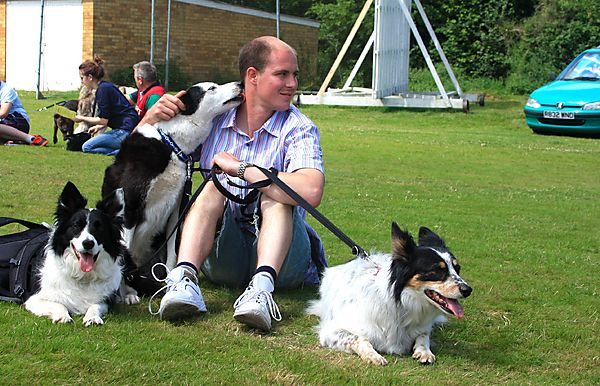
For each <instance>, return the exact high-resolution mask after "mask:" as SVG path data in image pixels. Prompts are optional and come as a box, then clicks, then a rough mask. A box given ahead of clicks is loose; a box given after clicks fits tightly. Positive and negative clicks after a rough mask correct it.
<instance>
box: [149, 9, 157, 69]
mask: <svg viewBox="0 0 600 386" xmlns="http://www.w3.org/2000/svg"><path fill="white" fill-rule="evenodd" d="M155 6H156V0H152V16H151V21H150V63H152V64H154V7H155Z"/></svg>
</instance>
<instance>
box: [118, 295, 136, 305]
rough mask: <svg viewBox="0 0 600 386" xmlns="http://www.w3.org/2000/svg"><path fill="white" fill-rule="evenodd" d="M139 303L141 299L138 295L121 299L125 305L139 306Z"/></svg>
mask: <svg viewBox="0 0 600 386" xmlns="http://www.w3.org/2000/svg"><path fill="white" fill-rule="evenodd" d="M139 302H140V297H139V296H137V294H127V295H125V296H123V297H122V298H121V303H123V304H138V303H139Z"/></svg>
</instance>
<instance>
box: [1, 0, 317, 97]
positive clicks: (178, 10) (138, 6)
mask: <svg viewBox="0 0 600 386" xmlns="http://www.w3.org/2000/svg"><path fill="white" fill-rule="evenodd" d="M151 8H152V2H151V1H150V0H112V1H107V0H46V1H45V6H44V29H43V38H42V41H43V43H42V51H43V54H42V56H41V58H42V59H41V60H42V64H41V69H42V70H41V74H40V76H41V78H42V79H41V87H40V88H41V90H69V89H70V90H72V89H74V88H77V86H78V85H79V74H78V72H77V67H78V65H79V64H80V63H81V62H82V61H83V60H85V59H88V58H91V57H92V56H93V55H94V54H98V55H100V56H101V57H102V58H103V59H104V60H105V61H106V63H105V66H106V69H107V72H108V74H109V77H110V72H111V70H113V71H114V70H121V69H124V68H130V67H131V65H132V64H133V63H136V62H139V61H141V60H148V59H149V56H150V46H151V44H150V40H151ZM40 10H41V6H40V1H39V0H13V1H11V0H0V79H6V81H7V82H8V83H10V84H11V85H13V86H14V87H16V88H18V89H26V90H35V89H36V78H37V68H38V65H37V60H38V58H39V47H40V44H39V42H40V37H39V36H40V33H39V32H40V20H41V11H40ZM167 10H168V0H156V1H155V31H154V62H155V63H156V64H164V63H165V59H166V58H165V55H166V48H167V14H168V12H167ZM280 21H281V23H280V36H281V38H282V39H283V40H285V41H286V42H288V43H289V44H291V45H292V46H294V47H295V48H296V50H297V51H298V56H299V62H300V71H301V74H302V76H303V77H306V78H307V79H309V78H314V77H315V76H316V71H317V63H316V61H317V50H318V46H317V45H318V29H319V24H318V23H317V22H315V21H313V20H310V19H305V18H299V17H292V16H286V15H281V18H280ZM275 34H276V17H275V14H274V13H268V12H262V11H258V10H254V9H251V8H245V7H238V6H232V5H228V4H224V3H220V2H216V1H210V0H172V2H171V29H170V43H169V58H170V63H171V64H174V65H176V66H177V67H178V69H179V70H180V71H181V72H183V73H185V74H186V75H187V76H189V78H190V79H191V80H192V81H193V82H196V81H203V80H213V79H216V78H218V79H219V80H221V79H227V78H229V79H237V77H238V76H237V66H236V60H237V54H238V51H239V48H240V47H241V46H242V45H243V44H244V43H245V42H247V41H248V40H250V39H252V38H254V37H257V36H261V35H275ZM61 74H62V75H64V76H60V75H61ZM63 78H65V79H63ZM73 85H75V87H73ZM32 86H33V87H32Z"/></svg>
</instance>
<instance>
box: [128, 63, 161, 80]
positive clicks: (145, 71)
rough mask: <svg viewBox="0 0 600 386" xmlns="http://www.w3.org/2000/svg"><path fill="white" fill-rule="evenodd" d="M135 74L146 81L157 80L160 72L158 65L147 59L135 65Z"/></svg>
mask: <svg viewBox="0 0 600 386" xmlns="http://www.w3.org/2000/svg"><path fill="white" fill-rule="evenodd" d="M133 71H134V73H133V74H134V76H139V77H142V78H143V79H144V80H145V81H146V82H156V81H157V80H158V74H157V72H156V66H155V65H154V64H152V63H150V62H148V61H146V60H144V61H142V62H139V63H136V64H134V65H133Z"/></svg>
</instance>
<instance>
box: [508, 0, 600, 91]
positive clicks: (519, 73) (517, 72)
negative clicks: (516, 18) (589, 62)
mask: <svg viewBox="0 0 600 386" xmlns="http://www.w3.org/2000/svg"><path fill="white" fill-rule="evenodd" d="M597 15H600V3H599V2H597V1H596V0H571V1H560V2H555V1H552V0H544V1H543V2H542V3H541V4H540V7H539V9H538V11H537V12H536V14H535V15H534V16H533V17H531V18H530V19H528V20H527V21H526V22H525V23H524V24H523V27H522V33H521V36H520V39H519V40H518V42H517V43H516V44H515V45H514V46H513V47H512V48H511V50H510V57H511V73H510V75H509V76H508V78H507V82H506V84H507V86H508V87H509V89H510V90H511V91H512V92H516V93H529V92H531V91H533V90H534V89H536V88H538V87H540V86H541V85H543V84H544V83H546V82H547V81H548V75H549V74H552V73H553V74H556V75H558V73H560V72H561V71H562V70H563V69H564V68H565V67H566V66H567V64H569V63H570V62H571V61H572V60H573V59H574V58H575V57H576V56H577V55H578V54H579V53H580V52H581V51H583V50H585V49H588V48H592V47H596V46H598V45H599V44H600V19H598V17H597Z"/></svg>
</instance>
